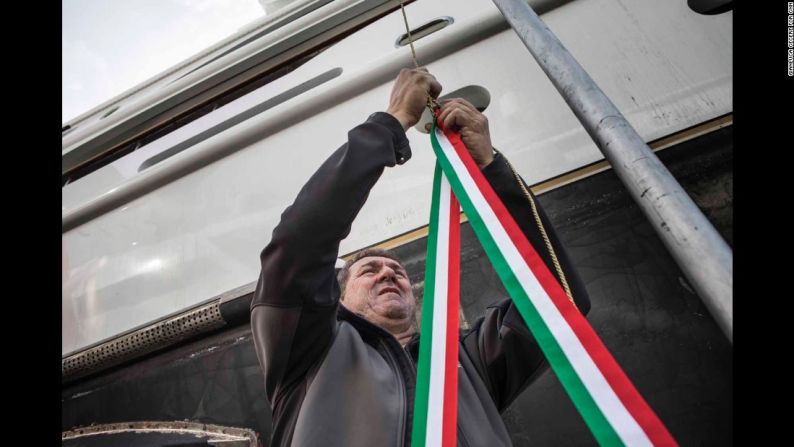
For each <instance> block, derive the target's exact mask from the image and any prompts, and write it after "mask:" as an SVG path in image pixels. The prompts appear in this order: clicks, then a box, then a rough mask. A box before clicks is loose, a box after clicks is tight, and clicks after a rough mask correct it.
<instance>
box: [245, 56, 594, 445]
mask: <svg viewBox="0 0 794 447" xmlns="http://www.w3.org/2000/svg"><path fill="white" fill-rule="evenodd" d="M440 92H441V85H440V84H439V83H438V82H437V81H436V79H435V78H434V77H433V76H432V75H430V74H429V73H427V71H425V70H407V69H405V70H402V71H401V72H400V75H399V76H398V78H397V80H396V81H395V84H394V87H393V89H392V95H391V99H390V103H389V108H388V109H387V111H386V113H383V112H378V113H375V114H373V115H371V116H370V117H369V119H368V120H367V121H366V122H365V123H363V124H361V125H359V126H357V127H355V128H353V129H352V130H351V131H350V132H349V133H348V142H347V143H346V144H344V145H343V146H342V147H341V148H339V149H338V150H337V151H336V152H334V153H333V154H332V155H331V156H330V157H329V158H328V160H326V161H325V163H323V165H322V166H320V168H319V169H318V170H317V172H316V173H315V174H314V175H313V176H312V177H311V178H310V179H309V181H308V182H307V183H306V185H305V186H304V187H303V188H302V189H301V191H300V193H299V194H298V197H297V198H296V199H295V202H294V203H293V204H292V205H291V206H290V207H288V208H287V209H286V210H285V211H284V213H283V214H282V217H281V222H280V223H279V225H278V226H277V227H276V229H275V230H274V231H273V236H272V239H271V241H270V243H269V244H268V246H267V247H265V249H264V250H263V252H262V255H261V261H262V271H261V275H260V277H259V282H258V284H257V288H256V292H255V294H254V299H253V302H252V304H251V325H252V330H253V334H254V343H255V347H256V350H257V355H258V357H259V360H260V363H261V365H262V368H263V371H264V375H265V388H266V392H267V398H268V400H269V402H270V404H271V408H272V410H273V432H272V436H271V444H270V445H273V446H289V445H295V446H330V447H337V446H339V447H342V446H345V447H357V446H361V447H365V446H366V447H371V446H409V445H410V437H411V427H412V423H413V406H414V387H415V383H416V359H417V357H418V344H419V334H417V328H416V325H415V323H414V310H415V306H416V303H415V299H414V296H413V294H412V292H411V284H410V280H409V278H408V276H407V274H406V273H405V269H404V268H403V267H402V265H401V264H400V262H399V260H398V259H396V258H395V257H394V256H392V255H391V254H389V253H388V252H367V253H364V254H363V255H360V256H358V257H355V258H354V259H353V260H352V261H350V262H348V263H347V265H346V266H345V269H344V270H343V272H342V273H341V274H340V279H342V283H343V287H344V294H342V293H341V292H340V285H339V281H338V280H337V277H336V275H335V272H334V265H335V261H336V259H337V256H338V249H339V243H340V241H341V240H342V239H344V238H345V237H346V236H347V235H348V233H349V232H350V226H351V224H352V222H353V220H354V218H355V217H356V215H357V214H358V212H359V210H360V209H361V207H362V206H363V204H364V202H365V201H366V199H367V195H368V194H369V191H370V189H371V188H372V187H373V186H374V184H375V182H376V181H377V180H378V178H379V177H380V175H381V174H382V173H383V170H384V168H386V167H393V166H394V165H396V164H403V163H405V162H406V161H407V160H408V159H409V158H410V156H411V150H410V147H409V145H408V140H407V138H406V136H405V130H406V129H408V127H410V126H413V125H414V124H416V123H417V122H418V120H419V117H420V116H421V113H422V111H423V108H424V106H425V104H426V102H427V98H428V95H430V96H431V97H433V98H436V97H438V94H439V93H440ZM440 119H441V120H442V121H443V123H444V126H445V127H448V128H451V129H455V130H458V131H459V132H460V134H461V137H462V139H463V142H464V144H465V145H466V148H467V149H468V150H469V152H470V153H471V155H472V157H473V158H474V160H475V162H476V163H477V165H478V166H479V167H480V169H481V170H482V172H483V174H484V175H485V177H486V179H487V180H488V181H489V182H490V184H491V186H492V187H493V188H494V190H495V191H496V193H497V194H498V195H499V197H500V199H501V200H502V201H503V202H504V204H505V206H506V207H507V209H508V210H509V211H510V213H511V215H512V216H513V217H514V219H515V220H516V222H517V223H518V225H519V226H520V227H521V229H522V231H523V232H524V234H526V235H527V237H528V239H529V241H530V242H531V243H532V245H533V246H534V247H535V248H536V249H537V250H538V252H539V254H540V256H541V258H542V259H543V260H544V262H545V263H546V266H547V267H549V270H550V271H551V272H552V273H553V274H554V275H555V277H556V276H557V272H556V270H555V269H554V267H553V265H552V262H551V257H550V255H549V253H548V252H547V250H546V248H545V247H546V246H545V243H544V242H543V239H542V235H541V233H540V230H539V229H538V227H537V225H536V224H535V220H534V217H533V215H532V211H531V208H530V205H529V203H528V202H527V198H526V197H525V196H524V193H523V191H522V190H521V188H520V186H519V185H518V183H517V181H516V179H515V178H514V177H513V174H512V172H511V170H510V169H509V167H508V166H507V163H506V161H505V160H504V159H503V157H502V156H501V155H498V154H496V155H495V154H494V151H493V148H492V146H491V140H490V135H489V133H488V122H487V120H486V119H485V117H484V116H483V115H482V114H481V113H480V112H478V111H477V110H476V109H475V108H474V107H473V106H471V104H469V103H468V102H466V101H464V100H451V101H447V102H445V103H444V104H443V105H442V112H441V116H440ZM539 211H540V216H541V220H542V221H543V224H544V226H545V228H546V231H547V233H549V237H550V239H551V243H552V245H553V246H554V249H555V251H556V253H557V256H558V258H559V261H560V263H561V265H562V269H563V271H564V272H565V274H566V277H567V279H568V283H569V285H570V287H571V289H572V295H573V297H574V300H575V302H576V305H577V307H578V308H579V309H580V310H581V311H582V312H583V313H585V314H586V313H587V311H588V310H589V307H590V303H589V300H588V298H587V294H586V291H585V289H584V287H583V286H582V284H581V281H580V280H579V279H578V276H577V275H576V273H575V271H574V270H573V269H572V267H571V264H570V262H569V260H568V257H567V256H566V255H565V252H564V250H563V248H562V246H561V245H560V244H559V241H558V240H557V237H556V235H555V233H554V231H553V229H552V228H551V225H550V224H549V222H548V219H547V218H546V216H545V215H544V214H543V212H542V210H539ZM557 279H558V280H559V278H557ZM340 302H341V304H342V306H340V305H339V304H340ZM459 340H460V346H459V348H460V349H459V352H460V353H459V366H460V367H459V369H458V371H459V376H458V445H463V446H472V447H474V446H488V447H496V446H503V445H505V446H506V445H511V442H510V437H509V435H508V433H507V430H506V429H505V426H504V423H503V422H502V419H501V417H500V413H501V412H502V411H503V410H504V409H505V408H507V406H508V405H510V403H511V402H512V401H513V400H514V399H515V397H516V396H517V395H518V394H519V393H520V392H521V391H522V390H524V389H525V388H526V386H527V385H529V383H530V382H531V381H532V380H534V378H535V377H537V375H538V374H539V373H540V372H542V371H543V370H544V368H543V366H544V365H545V358H544V356H543V354H542V352H541V351H540V349H539V347H538V345H537V343H536V342H535V340H534V339H533V338H532V336H531V334H530V332H529V330H528V329H527V327H526V325H525V324H524V321H523V319H522V318H521V316H520V315H519V313H518V311H517V309H516V308H515V307H514V306H513V304H512V302H511V301H510V300H509V299H502V301H500V302H498V303H496V304H494V305H492V306H491V307H489V308H488V309H487V310H486V312H485V315H484V316H483V317H481V318H480V319H478V320H477V321H476V322H475V323H474V324H473V325H472V327H471V329H470V330H467V331H465V332H462V333H461V335H460V339H459Z"/></svg>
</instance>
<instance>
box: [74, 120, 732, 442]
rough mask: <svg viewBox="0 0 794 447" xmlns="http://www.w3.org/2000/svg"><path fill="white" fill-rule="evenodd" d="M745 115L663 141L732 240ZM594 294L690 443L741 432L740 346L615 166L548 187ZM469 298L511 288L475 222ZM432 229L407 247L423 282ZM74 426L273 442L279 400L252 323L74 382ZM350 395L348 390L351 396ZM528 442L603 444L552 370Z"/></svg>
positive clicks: (668, 160) (535, 402)
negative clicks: (208, 431)
mask: <svg viewBox="0 0 794 447" xmlns="http://www.w3.org/2000/svg"><path fill="white" fill-rule="evenodd" d="M731 141H732V128H731V127H727V128H724V129H722V130H719V131H717V132H713V133H711V134H708V135H706V136H703V137H699V138H698V139H696V140H692V141H689V142H686V143H683V144H681V145H679V146H677V147H675V148H671V149H667V150H664V151H662V152H660V153H659V156H660V158H661V159H662V161H663V162H665V164H666V165H667V166H668V167H669V168H670V170H671V171H672V172H673V174H674V175H675V176H676V178H678V180H679V181H680V182H681V183H682V185H683V186H684V187H685V189H686V190H687V191H688V192H689V193H690V195H691V196H692V197H693V198H694V199H695V201H696V202H697V203H698V205H700V206H701V208H702V209H704V211H705V212H706V214H707V215H708V217H709V218H710V219H711V220H712V222H714V223H715V225H716V226H717V229H718V230H719V231H720V232H721V233H722V234H723V236H724V237H725V238H726V240H727V241H728V242H729V243H732V239H733V237H732V208H733V207H732V197H733V193H732V144H731ZM539 200H540V201H541V203H542V204H543V206H544V208H545V210H546V212H547V214H548V215H549V217H550V218H551V220H552V221H553V222H554V224H555V228H556V229H557V232H558V234H559V235H560V237H561V239H562V241H563V242H564V244H565V245H566V247H567V248H568V252H569V254H570V256H571V259H572V260H573V262H574V264H575V265H576V266H577V267H578V270H579V273H580V275H581V277H582V279H583V280H584V282H585V284H586V286H587V289H588V291H589V293H590V298H591V300H592V310H591V311H590V314H589V316H588V320H589V321H590V323H591V324H592V326H593V327H594V329H595V330H596V332H597V333H598V334H599V336H600V337H601V339H602V340H603V342H604V343H605V344H606V346H607V348H608V349H609V350H610V351H611V352H612V354H613V355H614V357H615V358H616V360H617V361H618V363H619V364H620V365H621V366H622V367H623V369H624V370H625V372H626V373H627V375H628V376H629V378H630V379H631V380H632V381H633V382H634V384H635V386H636V387H637V388H638V389H639V391H640V393H641V394H642V395H643V396H644V397H645V399H646V400H647V401H648V403H649V404H650V406H651V407H652V408H653V409H654V410H655V411H656V413H657V414H658V415H659V417H660V418H661V419H662V421H664V423H665V424H666V425H667V427H668V429H669V430H670V431H671V432H672V434H673V436H674V437H675V438H676V439H677V440H678V441H679V443H680V444H681V445H698V446H726V445H731V444H732V433H731V426H732V348H731V345H730V343H729V342H728V341H727V339H726V338H725V337H724V336H723V335H722V333H721V332H720V330H719V329H718V327H717V326H716V324H715V323H714V321H713V320H712V318H711V317H710V316H709V314H708V311H707V310H706V308H705V306H704V305H703V304H702V302H701V301H700V299H699V298H698V297H697V296H696V295H695V294H694V292H693V289H692V287H691V286H690V285H689V284H688V283H687V281H686V280H685V279H684V277H683V274H682V273H681V271H680V269H679V268H678V267H677V266H676V265H675V262H674V261H673V259H672V258H671V257H670V255H669V254H668V252H667V250H666V249H665V247H664V246H663V244H662V242H661V240H660V239H659V238H658V237H657V236H656V234H655V233H654V231H653V229H652V228H651V227H650V224H649V223H648V221H647V220H646V219H645V218H644V216H643V215H642V213H641V211H640V210H639V208H638V207H637V206H636V205H635V204H634V203H633V202H632V200H631V199H630V197H628V195H627V194H626V192H625V190H624V188H623V187H622V185H621V183H620V182H619V180H618V179H617V178H616V176H615V173H614V172H612V171H607V172H603V173H600V174H596V175H594V176H592V177H589V178H586V179H584V180H581V181H578V182H576V183H573V184H571V185H567V186H564V187H561V188H558V189H556V190H553V191H551V192H548V193H546V194H543V195H541V196H540V197H539ZM462 238H463V241H462V257H463V259H462V265H461V269H462V275H461V276H462V281H463V284H462V288H461V293H462V307H463V310H464V313H465V316H466V319H467V320H469V321H473V320H474V319H476V317H477V316H478V315H480V314H481V313H482V311H483V310H484V309H485V307H486V306H487V305H488V304H490V303H491V302H493V301H496V300H498V299H499V298H501V297H503V296H506V295H505V292H504V289H503V287H502V286H501V283H500V282H499V279H498V278H497V277H496V274H495V273H494V272H493V270H492V268H491V266H490V264H489V262H488V260H487V258H486V257H485V255H484V253H483V252H482V250H481V248H480V247H479V244H478V242H477V241H476V238H475V237H474V235H473V233H472V231H471V229H470V228H469V226H468V225H464V226H463V229H462ZM425 246H426V239H422V240H418V241H414V242H411V243H409V244H406V245H404V246H402V247H400V248H398V249H396V250H395V251H396V252H397V253H398V254H399V255H400V256H401V257H402V258H403V259H404V260H405V261H406V264H407V266H406V267H407V268H408V270H409V273H410V274H411V277H412V279H413V281H414V282H415V283H421V281H422V280H423V276H424V257H425ZM62 399H63V400H62V409H63V418H62V425H63V429H64V430H68V429H71V428H73V427H76V426H87V425H89V424H92V423H97V424H103V423H112V422H127V421H158V420H159V421H177V420H190V421H195V422H201V423H209V424H217V425H225V426H234V427H246V428H250V429H252V430H255V431H256V432H257V433H259V435H260V437H261V439H262V441H263V444H264V445H267V439H268V435H269V432H270V414H269V406H268V403H267V401H266V400H265V397H264V386H263V380H262V375H261V372H260V369H259V365H258V363H257V359H256V355H255V353H254V350H253V346H252V341H251V332H250V329H249V328H248V325H247V324H243V325H242V326H238V327H236V328H233V329H227V330H224V331H222V332H219V333H215V334H213V335H211V336H208V337H204V338H203V339H201V340H196V341H192V342H190V343H187V344H183V345H182V346H179V347H177V348H174V349H171V350H169V351H167V352H164V353H161V354H157V355H152V356H149V357H148V358H145V359H142V360H140V361H137V362H136V363H134V364H130V365H127V366H122V367H119V368H116V369H114V370H112V371H109V372H106V373H104V374H102V375H100V376H95V377H93V378H89V379H86V380H82V381H80V382H78V383H75V384H70V385H68V386H67V387H65V388H64V390H63V393H62ZM343 404H344V403H342V402H340V405H343ZM504 418H505V421H506V422H507V425H508V428H509V429H510V431H511V433H512V436H513V441H514V443H515V444H516V445H517V446H530V445H531V446H583V445H595V444H596V443H595V440H594V438H593V437H592V435H590V433H589V431H588V429H587V427H586V426H585V424H584V422H583V420H582V419H581V417H580V416H579V415H578V413H577V411H576V409H575V408H574V407H573V405H572V404H571V402H570V400H569V399H568V397H567V395H566V394H565V392H564V390H563V389H562V387H561V385H560V383H559V382H558V380H557V379H556V377H555V376H554V373H553V372H551V371H550V370H549V371H547V372H546V373H545V374H544V375H543V376H542V377H540V378H539V379H538V380H537V381H536V382H535V383H534V384H533V385H532V386H531V387H530V388H529V389H528V390H527V391H526V392H525V393H524V394H523V395H521V396H520V398H519V399H517V400H516V402H514V403H513V405H512V406H511V407H510V408H509V409H508V410H507V411H506V412H505V414H504Z"/></svg>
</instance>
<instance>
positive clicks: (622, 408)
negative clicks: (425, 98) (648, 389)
mask: <svg viewBox="0 0 794 447" xmlns="http://www.w3.org/2000/svg"><path fill="white" fill-rule="evenodd" d="M431 141H432V145H433V150H434V152H435V154H436V157H437V164H436V170H435V178H434V180H433V201H432V207H431V213H430V214H431V217H430V219H431V220H430V233H429V236H428V248H427V264H426V273H425V293H424V302H423V305H422V327H421V334H422V338H421V342H420V346H419V365H418V371H417V385H416V400H415V408H414V425H413V433H412V445H413V446H414V447H417V446H426V447H437V446H443V447H453V446H455V445H456V439H455V438H456V431H457V430H456V413H457V398H456V397H457V377H458V376H457V369H458V368H457V367H458V360H457V359H458V318H459V317H458V306H459V304H458V303H459V293H458V291H459V284H460V270H459V258H460V229H459V226H460V220H459V208H458V201H459V202H460V206H461V207H462V208H463V211H464V212H465V213H466V215H467V217H468V219H469V222H470V224H471V227H472V229H473V230H474V233H475V234H476V236H477V238H478V239H479V241H480V243H481V244H482V246H483V248H484V250H485V253H486V254H487V256H488V258H489V259H490V261H491V264H492V265H493V266H494V270H496V273H497V274H498V276H499V278H500V279H501V281H502V283H503V284H504V286H505V289H506V290H507V292H508V294H509V295H510V297H511V299H512V300H513V303H514V304H515V306H516V308H517V309H518V311H519V313H520V314H521V316H522V317H523V318H524V321H525V322H526V323H527V326H528V327H529V329H530V331H531V332H532V335H533V336H534V337H535V339H536V340H537V342H538V344H539V346H540V348H541V350H542V351H543V353H544V354H545V356H546V359H547V360H548V361H549V364H550V366H551V368H552V370H553V371H554V372H555V374H556V375H557V377H558V378H559V380H560V382H561V383H562V385H563V387H564V388H565V390H566V391H567V393H568V395H569V396H570V397H571V400H572V401H573V403H574V405H575V406H576V408H577V409H578V410H579V413H580V414H581V415H582V418H583V419H584V421H585V423H586V424H587V426H588V427H589V428H590V430H591V432H592V433H593V435H594V437H595V438H596V440H597V441H598V443H599V444H600V445H602V446H624V445H627V446H652V445H653V446H674V445H677V444H676V442H675V440H674V439H673V437H672V436H671V435H670V433H669V432H668V431H667V428H665V426H664V425H663V424H662V422H661V421H660V420H659V418H658V417H657V416H656V414H655V413H654V412H653V410H651V408H650V407H649V406H648V404H647V403H646V402H645V400H644V399H643V398H642V396H640V394H639V392H638V391H637V389H636V388H635V387H634V385H633V384H632V383H631V381H630V380H629V379H628V377H626V374H625V373H624V372H623V370H622V369H621V368H620V366H618V364H617V362H616V361H615V359H614V358H613V357H612V355H611V354H610V353H609V351H608V350H607V349H606V347H605V346H604V344H603V343H602V342H601V340H600V339H599V337H598V336H597V335H596V333H595V332H594V331H593V328H592V327H591V326H590V324H589V323H588V322H587V320H585V318H584V317H583V316H582V314H581V313H580V312H579V310H578V309H577V308H576V307H575V306H574V304H573V303H571V301H570V300H569V299H568V296H567V295H566V294H565V291H564V290H563V289H562V287H561V286H560V284H559V282H558V281H557V279H556V278H555V277H554V276H553V275H552V273H551V272H550V271H549V269H548V268H547V267H546V265H545V264H544V263H543V261H542V260H541V258H540V256H539V255H538V253H537V252H536V251H535V249H534V248H533V247H532V245H531V244H530V243H529V241H528V240H527V238H526V236H525V235H524V233H523V232H522V231H521V229H520V228H519V226H518V225H517V224H516V222H515V220H514V219H513V217H512V216H511V215H510V214H509V213H508V211H507V209H506V208H505V206H504V204H503V203H502V202H501V200H500V199H499V198H498V197H497V195H496V193H495V192H494V190H493V188H492V187H491V185H490V184H489V183H488V181H487V180H486V179H485V177H484V176H483V174H482V172H481V171H480V169H479V167H478V166H477V165H476V164H475V162H474V160H473V159H472V158H471V155H469V153H468V151H467V150H466V147H465V146H464V145H463V142H462V141H461V138H460V135H458V134H457V133H454V132H450V131H449V130H446V129H442V128H441V127H439V126H437V125H436V124H435V123H434V125H433V129H432V131H431Z"/></svg>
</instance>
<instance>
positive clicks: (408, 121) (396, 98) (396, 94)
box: [386, 68, 441, 130]
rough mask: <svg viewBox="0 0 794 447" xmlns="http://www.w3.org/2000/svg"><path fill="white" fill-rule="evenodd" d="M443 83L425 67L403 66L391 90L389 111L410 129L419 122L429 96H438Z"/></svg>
mask: <svg viewBox="0 0 794 447" xmlns="http://www.w3.org/2000/svg"><path fill="white" fill-rule="evenodd" d="M440 93H441V84H439V83H438V81H436V78H435V77H434V76H433V75H431V74H430V73H428V71H427V69H425V68H413V69H408V68H403V69H402V70H400V74H399V76H397V80H396V81H394V86H393V87H392V90H391V98H390V99H389V108H388V109H387V110H386V112H387V113H389V114H391V115H392V116H393V117H395V118H397V120H398V121H399V122H400V124H402V126H403V129H406V130H407V129H408V128H409V127H411V126H413V125H414V124H416V123H418V122H419V118H420V117H421V116H422V111H424V108H425V105H426V104H427V98H428V97H432V98H434V99H435V98H438V95H439V94H440Z"/></svg>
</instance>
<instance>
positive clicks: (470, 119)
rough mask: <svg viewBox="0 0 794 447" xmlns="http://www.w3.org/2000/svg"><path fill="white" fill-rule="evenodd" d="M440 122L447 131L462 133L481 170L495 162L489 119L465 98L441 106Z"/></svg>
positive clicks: (462, 137) (448, 101)
mask: <svg viewBox="0 0 794 447" xmlns="http://www.w3.org/2000/svg"><path fill="white" fill-rule="evenodd" d="M439 121H441V123H442V124H443V125H444V127H445V128H446V129H449V130H452V131H455V132H460V137H461V139H462V140H463V144H465V145H466V149H468V150H469V154H471V157H472V158H473V159H474V162H475V163H477V166H479V167H480V169H483V168H485V167H486V166H488V165H489V164H490V163H491V162H492V161H493V146H492V145H491V133H490V132H489V131H488V118H486V117H485V115H483V114H482V113H480V111H479V110H477V109H476V108H475V107H474V106H473V105H471V103H470V102H468V101H466V100H465V99H463V98H454V99H449V100H446V101H444V102H443V103H442V104H441V115H440V116H439Z"/></svg>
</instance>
